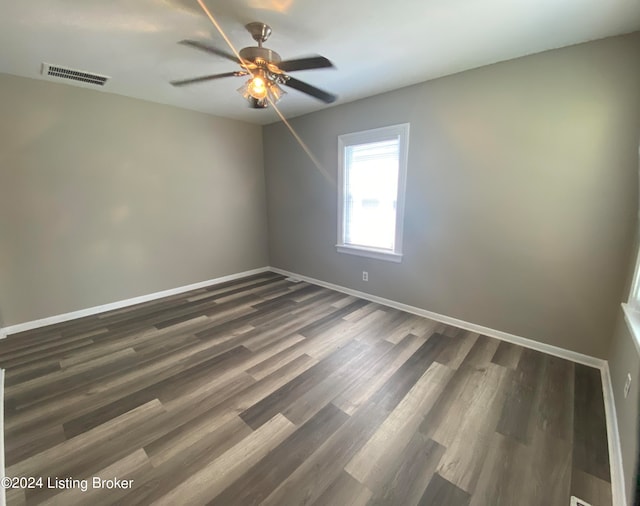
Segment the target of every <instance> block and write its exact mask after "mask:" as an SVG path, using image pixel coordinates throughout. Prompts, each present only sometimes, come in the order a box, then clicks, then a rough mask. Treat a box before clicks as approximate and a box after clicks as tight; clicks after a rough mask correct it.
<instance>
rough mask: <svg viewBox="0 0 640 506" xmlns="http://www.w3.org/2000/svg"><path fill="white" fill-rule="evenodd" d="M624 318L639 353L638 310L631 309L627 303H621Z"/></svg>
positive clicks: (639, 317) (639, 326) (639, 312)
mask: <svg viewBox="0 0 640 506" xmlns="http://www.w3.org/2000/svg"><path fill="white" fill-rule="evenodd" d="M622 311H623V312H624V320H625V322H626V323H627V327H628V328H629V333H630V334H631V337H632V338H633V343H634V344H635V345H636V351H637V352H638V354H640V311H638V310H636V309H633V308H632V307H631V306H629V304H625V303H624V302H623V303H622Z"/></svg>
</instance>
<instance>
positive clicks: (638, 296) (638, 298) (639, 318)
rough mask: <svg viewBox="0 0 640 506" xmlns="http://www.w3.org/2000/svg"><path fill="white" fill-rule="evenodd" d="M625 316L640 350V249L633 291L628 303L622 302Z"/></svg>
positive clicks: (632, 286) (639, 350)
mask: <svg viewBox="0 0 640 506" xmlns="http://www.w3.org/2000/svg"><path fill="white" fill-rule="evenodd" d="M622 308H623V309H624V317H625V320H626V321H627V325H628V327H629V330H630V332H631V335H632V336H633V338H634V342H635V344H636V347H637V348H638V352H640V251H639V252H638V258H637V260H636V270H635V273H634V275H633V282H632V285H631V292H630V293H629V300H628V302H627V303H626V304H624V303H623V304H622Z"/></svg>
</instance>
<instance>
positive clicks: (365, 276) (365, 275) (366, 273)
mask: <svg viewBox="0 0 640 506" xmlns="http://www.w3.org/2000/svg"><path fill="white" fill-rule="evenodd" d="M362 281H369V273H368V272H367V271H362Z"/></svg>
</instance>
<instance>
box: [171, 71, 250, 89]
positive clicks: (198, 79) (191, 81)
mask: <svg viewBox="0 0 640 506" xmlns="http://www.w3.org/2000/svg"><path fill="white" fill-rule="evenodd" d="M246 74H247V73H246V72H225V73H224V74H212V75H210V76H202V77H194V78H192V79H183V80H181V81H171V84H172V85H174V86H184V85H186V84H194V83H201V82H203V81H213V80H214V79H221V78H223V77H231V76H243V75H246Z"/></svg>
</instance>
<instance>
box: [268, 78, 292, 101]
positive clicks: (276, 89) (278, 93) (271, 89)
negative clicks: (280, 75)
mask: <svg viewBox="0 0 640 506" xmlns="http://www.w3.org/2000/svg"><path fill="white" fill-rule="evenodd" d="M286 94H287V92H286V91H284V90H283V89H282V88H280V86H278V83H277V82H275V81H270V82H269V85H268V86H267V95H268V96H269V99H270V100H271V102H273V103H274V104H277V103H278V102H279V101H280V99H281V98H282V97H284V96H285V95H286Z"/></svg>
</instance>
